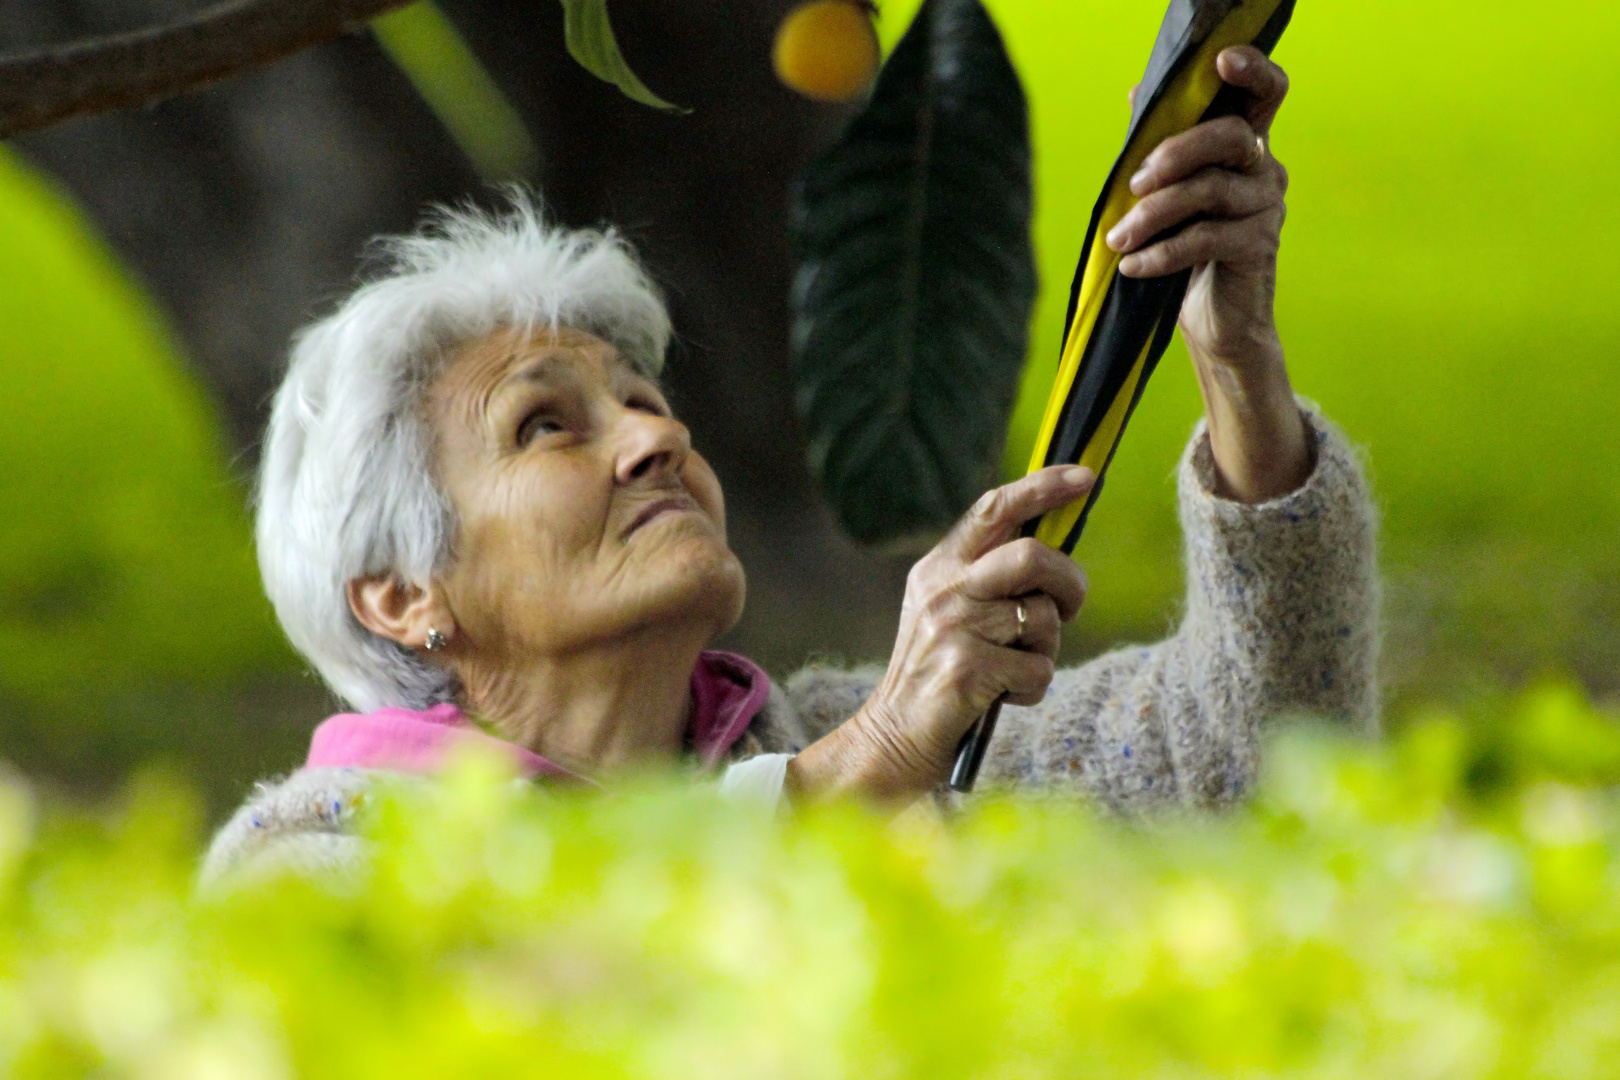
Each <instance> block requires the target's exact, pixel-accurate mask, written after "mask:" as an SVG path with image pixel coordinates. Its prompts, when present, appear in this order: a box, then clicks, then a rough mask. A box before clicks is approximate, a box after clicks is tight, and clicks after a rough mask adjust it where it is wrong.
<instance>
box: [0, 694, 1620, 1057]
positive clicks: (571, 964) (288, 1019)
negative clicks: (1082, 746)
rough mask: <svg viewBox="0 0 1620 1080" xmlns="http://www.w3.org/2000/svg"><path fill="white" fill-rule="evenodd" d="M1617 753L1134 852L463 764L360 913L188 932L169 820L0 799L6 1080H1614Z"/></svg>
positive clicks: (1298, 765)
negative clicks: (750, 808) (572, 787)
mask: <svg viewBox="0 0 1620 1080" xmlns="http://www.w3.org/2000/svg"><path fill="white" fill-rule="evenodd" d="M1617 720H1620V718H1617V717H1616V716H1614V715H1612V714H1607V713H1603V712H1600V711H1597V710H1594V709H1593V708H1592V707H1591V706H1590V705H1588V704H1587V703H1585V702H1584V701H1582V700H1581V699H1580V698H1579V697H1577V696H1575V695H1572V694H1570V693H1569V692H1567V691H1563V690H1558V689H1553V690H1549V691H1545V692H1540V693H1537V694H1534V695H1531V696H1530V697H1528V698H1526V699H1524V700H1523V701H1521V702H1519V703H1516V704H1513V705H1511V706H1509V707H1506V708H1503V709H1501V710H1500V711H1495V712H1486V713H1470V714H1469V715H1467V716H1465V717H1458V718H1447V717H1444V716H1431V717H1428V718H1423V719H1417V720H1414V721H1413V722H1411V723H1409V724H1407V725H1406V731H1407V733H1406V735H1404V736H1403V737H1402V738H1401V739H1400V740H1398V741H1397V742H1395V743H1394V744H1392V745H1390V746H1379V745H1375V744H1372V743H1368V742H1363V741H1356V740H1351V739H1347V738H1344V737H1342V736H1341V735H1336V734H1334V733H1332V732H1330V731H1328V730H1326V729H1312V728H1310V727H1299V726H1296V727H1292V728H1290V729H1287V730H1285V731H1284V732H1283V733H1282V734H1281V735H1280V737H1279V738H1276V739H1274V740H1273V741H1272V742H1271V744H1270V745H1269V746H1268V748H1267V755H1268V756H1267V762H1268V767H1267V769H1266V771H1265V777H1264V780H1263V783H1262V785H1261V787H1260V790H1259V793H1258V795H1257V797H1256V801H1255V802H1254V804H1253V805H1251V806H1250V807H1248V808H1246V809H1241V810H1239V811H1236V812H1233V813H1230V814H1225V815H1221V816H1219V817H1177V816H1173V815H1172V816H1168V817H1165V818H1161V819H1160V820H1158V821H1157V822H1154V823H1152V824H1151V825H1149V826H1147V827H1144V826H1141V825H1133V824H1129V823H1122V822H1118V821H1113V820H1109V819H1106V818H1101V817H1098V816H1097V815H1095V814H1093V813H1091V812H1090V811H1088V810H1087V809H1086V808H1085V807H1083V806H1081V805H1078V804H1074V803H1070V802H1066V801H1063V800H1052V799H1048V800H1042V801H1038V802H1015V801H1010V800H1000V801H998V800H993V799H991V800H980V801H978V802H976V803H975V804H974V806H973V807H972V808H971V809H970V810H969V811H968V812H967V813H966V814H965V815H964V816H962V817H961V818H959V819H957V820H955V821H954V822H951V823H948V824H947V823H940V822H931V821H928V820H925V819H919V818H910V819H901V820H899V821H895V822H892V823H891V822H887V821H884V820H880V819H877V818H874V817H870V816H868V815H866V814H864V813H862V812H860V811H858V810H856V809H854V808H852V807H837V806H834V807H822V808H819V809H817V810H815V811H814V812H811V813H805V814H800V815H798V816H796V817H794V818H789V819H784V820H781V821H772V820H769V819H766V818H764V817H762V816H759V815H757V814H752V813H748V812H745V811H744V810H742V809H740V808H738V807H735V806H728V805H725V804H722V803H720V802H719V801H718V800H716V799H715V798H714V797H713V796H712V795H711V794H710V793H709V792H708V791H707V790H706V789H704V788H702V787H696V786H693V785H692V783H691V781H690V778H688V779H686V780H684V781H681V780H671V781H668V782H665V781H662V780H656V781H649V782H647V783H644V784H642V785H640V786H639V787H632V788H629V789H626V790H623V791H621V792H619V793H617V794H616V795H615V796H614V797H612V798H602V797H599V796H588V795H587V796H580V795H577V794H570V793H566V792H555V791H554V792H551V793H549V794H543V793H541V792H540V791H538V790H536V789H532V788H526V787H515V786H513V785H512V784H511V783H509V782H507V781H504V780H502V779H500V777H499V775H498V770H484V769H480V768H479V767H478V764H477V763H468V765H467V767H465V768H464V769H462V770H461V771H458V772H455V773H452V774H451V775H450V776H449V777H447V778H446V779H445V780H444V781H443V782H441V783H438V784H433V785H426V784H412V785H410V786H406V787H402V788H400V789H399V790H398V791H396V792H393V793H392V794H388V793H379V798H377V799H375V800H373V801H372V803H371V804H370V806H369V808H367V809H366V810H365V811H364V813H366V814H367V815H368V816H369V819H370V835H371V837H372V842H373V848H372V856H371V859H370V862H369V865H368V867H367V868H365V870H364V871H363V872H362V873H360V874H359V875H358V876H355V877H351V878H349V879H346V880H328V881H300V880H297V879H290V878H278V877H268V878H261V879H259V880H256V881H243V882H242V883H241V885H240V886H239V888H238V889H237V890H236V891H233V892H227V893H224V894H216V895H214V896H211V897H208V898H204V899H202V900H198V899H195V898H193V897H192V896H191V895H190V875H191V866H192V859H193V857H194V851H195V843H196V839H197V834H196V808H195V805H194V802H193V800H192V799H191V798H190V797H189V796H188V795H187V794H186V792H185V791H184V790H183V789H182V788H178V787H177V786H176V785H175V784H174V783H173V782H172V781H166V780H164V779H163V778H161V777H146V778H143V779H141V780H139V781H137V783H136V784H134V785H133V786H132V788H131V790H130V791H129V793H128V795H127V796H126V798H125V799H124V800H123V802H122V805H121V807H120V808H118V809H116V810H115V811H114V812H111V813H99V814H86V813H83V812H79V811H72V810H68V809H65V808H63V807H61V806H53V805H44V806H41V805H39V804H38V802H37V801H36V800H35V799H34V798H33V797H32V795H31V794H30V793H29V792H28V790H27V788H26V786H24V785H23V784H21V783H20V782H19V781H18V780H16V779H15V778H14V777H11V778H8V777H4V776H0V1074H4V1075H6V1076H14V1077H20V1078H29V1077H46V1076H50V1077H56V1076H65V1075H85V1074H93V1075H98V1076H161V1077H165V1078H170V1077H190V1076H205V1075H206V1076H231V1077H249V1078H251V1077H270V1078H277V1077H289V1076H300V1077H309V1078H322V1077H333V1078H338V1077H342V1078H345V1080H352V1078H355V1077H389V1078H399V1077H434V1078H438V1077H444V1076H501V1077H512V1078H515V1077H527V1076H536V1077H542V1076H543V1077H546V1078H548V1080H555V1078H559V1077H560V1078H568V1077H592V1078H598V1077H637V1078H641V1077H645V1078H653V1077H671V1076H680V1077H691V1078H695V1080H706V1078H716V1080H718V1078H721V1077H739V1076H748V1077H753V1076H768V1077H779V1078H783V1080H797V1078H805V1080H813V1078H829V1080H830V1078H834V1077H847V1076H883V1077H893V1078H909V1077H915V1078H918V1080H923V1078H926V1080H948V1078H953V1077H964V1078H966V1077H973V1078H985V1077H1009V1078H1011V1077H1017V1078H1018V1080H1039V1078H1046V1077H1050V1078H1054V1080H1057V1078H1063V1080H1069V1078H1073V1077H1077V1076H1081V1077H1091V1076H1107V1077H1113V1078H1117V1080H1131V1078H1135V1077H1141V1078H1149V1077H1153V1078H1159V1077H1166V1076H1175V1077H1190V1078H1198V1077H1230V1076H1246V1077H1284V1076H1288V1077H1351V1076H1356V1077H1378V1078H1379V1080H1408V1078H1410V1080H1418V1078H1423V1080H1439V1078H1452V1077H1455V1078H1458V1080H1462V1078H1467V1080H1492V1078H1500V1080H1509V1078H1511V1080H1522V1078H1549V1080H1550V1078H1552V1077H1560V1078H1563V1077H1585V1076H1592V1077H1597V1076H1605V1075H1609V1074H1611V1073H1612V1070H1613V1060H1614V1054H1615V1052H1616V1050H1617V1049H1620V1012H1617V1011H1616V1010H1615V1008H1614V1004H1613V1003H1614V995H1615V993H1616V991H1617V990H1620V801H1617V799H1616V796H1615V792H1614V789H1613V787H1612V786H1611V785H1612V783H1613V782H1614V781H1615V780H1616V779H1620V769H1617V766H1616V764H1615V760H1614V758H1613V756H1612V753H1611V751H1610V749H1608V744H1609V743H1610V742H1611V739H1610V733H1612V731H1613V729H1614V728H1615V725H1616V723H1617ZM1522 730H1533V731H1534V732H1535V735H1534V737H1533V738H1531V739H1529V740H1521V739H1518V738H1516V737H1512V736H1509V737H1507V738H1500V737H1498V735H1497V733H1505V732H1516V731H1522ZM1589 753H1591V754H1595V755H1596V759H1597V760H1595V761H1587V760H1585V759H1586V756H1587V755H1588V754H1589ZM1487 760H1489V761H1492V762H1494V765H1493V768H1492V770H1491V773H1492V775H1493V776H1494V779H1490V780H1485V779H1483V777H1484V773H1483V772H1482V771H1481V769H1480V768H1479V766H1480V764H1481V763H1482V762H1484V761H1487Z"/></svg>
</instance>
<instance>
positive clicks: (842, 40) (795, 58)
mask: <svg viewBox="0 0 1620 1080" xmlns="http://www.w3.org/2000/svg"><path fill="white" fill-rule="evenodd" d="M871 11H872V9H871V6H870V5H869V4H864V3H860V2H859V0H810V2H809V3H807V4H801V5H800V6H798V7H796V8H794V9H793V10H792V11H790V12H789V13H788V16H787V18H785V19H783V20H782V25H781V26H779V27H777V30H776V46H775V48H773V49H772V50H771V54H772V55H771V59H772V62H773V63H774V65H775V67H776V75H777V78H779V79H781V80H782V81H783V82H784V83H786V84H787V85H788V86H790V87H792V88H793V89H795V90H797V91H798V92H799V93H801V94H803V95H805V96H806V97H812V98H815V99H816V100H817V101H853V100H854V99H856V98H858V97H860V96H861V94H862V93H864V92H865V90H866V88H867V87H868V86H870V85H871V83H872V77H873V76H874V75H876V74H877V69H878V61H879V59H881V58H880V56H879V54H878V39H877V31H876V30H875V29H874V28H873V26H872V15H871Z"/></svg>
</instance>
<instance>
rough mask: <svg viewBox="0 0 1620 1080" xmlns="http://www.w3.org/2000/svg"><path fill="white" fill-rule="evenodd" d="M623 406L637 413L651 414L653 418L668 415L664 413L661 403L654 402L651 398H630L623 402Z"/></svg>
mask: <svg viewBox="0 0 1620 1080" xmlns="http://www.w3.org/2000/svg"><path fill="white" fill-rule="evenodd" d="M625 405H626V406H627V407H629V408H632V409H635V410H636V411H637V412H644V413H652V414H653V415H654V416H668V415H669V414H668V413H667V412H665V411H664V406H663V404H662V403H661V402H658V401H654V400H653V399H652V398H631V399H630V400H629V401H627V402H625Z"/></svg>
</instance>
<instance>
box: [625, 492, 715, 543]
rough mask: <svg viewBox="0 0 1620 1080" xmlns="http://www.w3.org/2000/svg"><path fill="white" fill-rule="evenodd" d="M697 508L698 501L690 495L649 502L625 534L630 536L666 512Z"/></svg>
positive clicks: (688, 510) (681, 511) (673, 496)
mask: <svg viewBox="0 0 1620 1080" xmlns="http://www.w3.org/2000/svg"><path fill="white" fill-rule="evenodd" d="M697 508H698V507H697V503H696V502H694V501H693V499H692V497H691V496H690V495H671V496H668V497H667V498H663V499H659V500H657V501H656V502H651V503H648V504H647V505H646V506H645V507H643V508H642V510H641V513H639V514H637V515H636V516H635V518H634V519H633V520H632V521H631V522H630V527H629V528H627V529H625V530H624V535H625V537H626V538H628V537H629V536H630V534H631V533H633V532H635V531H636V530H637V529H639V528H641V527H642V526H643V525H646V524H647V523H648V522H651V521H653V520H654V519H656V518H661V517H663V516H664V515H665V514H680V513H689V512H692V511H695V510H696V509H697Z"/></svg>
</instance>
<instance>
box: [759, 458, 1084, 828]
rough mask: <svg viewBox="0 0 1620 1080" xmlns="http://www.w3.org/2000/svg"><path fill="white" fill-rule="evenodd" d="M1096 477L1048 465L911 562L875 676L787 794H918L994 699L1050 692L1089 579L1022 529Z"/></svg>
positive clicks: (986, 502) (808, 757) (1029, 701)
mask: <svg viewBox="0 0 1620 1080" xmlns="http://www.w3.org/2000/svg"><path fill="white" fill-rule="evenodd" d="M1092 481H1093V476H1092V474H1091V470H1089V469H1082V468H1080V467H1078V466H1073V465H1070V466H1054V467H1052V468H1049V469H1042V470H1041V471H1039V472H1036V473H1031V474H1030V475H1029V476H1026V477H1024V478H1023V479H1022V480H1018V481H1016V482H1014V483H1011V484H1008V485H1006V486H1005V487H1000V488H997V489H995V490H994V491H991V492H988V493H986V494H985V496H984V497H983V498H981V499H980V500H979V501H978V502H977V503H975V504H974V506H973V508H972V509H971V510H969V511H968V513H967V515H966V516H965V517H963V518H962V520H961V521H959V522H957V524H956V526H955V527H954V528H952V530H951V531H950V533H949V534H948V535H947V536H946V537H945V539H944V540H942V541H940V543H939V546H937V547H936V548H934V550H933V551H931V552H929V553H928V554H927V555H926V556H924V557H923V558H922V559H921V560H920V561H919V562H918V563H917V565H916V566H914V567H912V570H911V574H910V577H909V578H908V579H907V582H906V598H905V602H904V604H903V605H902V606H901V609H900V632H899V635H898V637H897V638H896V641H895V647H894V653H893V655H892V656H891V657H890V660H889V669H888V671H887V673H886V674H885V675H884V677H883V681H882V683H881V684H880V685H879V686H878V688H877V690H876V691H875V692H874V693H873V694H872V696H871V698H870V699H868V700H867V702H866V704H865V705H864V706H863V707H862V708H861V711H860V712H858V713H856V714H855V716H853V717H852V718H850V719H849V720H847V721H845V722H844V723H843V724H842V725H840V726H839V727H838V728H837V729H835V730H834V731H833V732H831V733H830V734H829V735H827V736H826V737H825V738H823V739H821V740H819V741H818V742H816V743H815V744H814V745H812V746H809V747H807V748H805V750H804V751H803V752H801V753H800V754H799V755H798V757H796V758H795V759H794V760H793V762H792V764H791V765H790V766H789V767H788V781H787V783H788V790H789V791H790V792H794V793H797V794H799V795H801V796H802V795H832V794H860V795H864V796H867V797H871V798H877V799H882V800H886V801H905V800H910V799H914V798H916V797H918V796H920V795H922V794H924V793H925V792H927V791H929V790H931V789H933V788H934V787H936V786H938V785H939V784H940V783H942V782H943V781H944V780H945V778H946V776H947V775H948V773H949V771H950V767H951V763H952V760H953V758H954V757H955V754H956V747H957V744H958V743H959V742H960V741H961V739H962V735H963V734H964V733H965V732H966V731H967V729H968V728H969V727H970V726H971V725H972V723H973V721H974V720H976V719H978V717H979V716H980V715H982V714H983V713H984V711H985V710H986V709H987V708H989V707H990V704H991V703H992V702H994V701H995V700H996V699H997V698H998V697H1001V696H1002V695H1003V694H1005V695H1006V698H1007V700H1008V701H1009V702H1011V703H1013V704H1015V705H1033V704H1035V703H1037V702H1039V701H1040V700H1041V698H1042V697H1044V696H1045V694H1046V687H1047V684H1048V683H1050V682H1051V681H1052V671H1053V661H1054V660H1055V658H1056V656H1057V650H1058V643H1059V640H1060V638H1061V635H1062V625H1063V623H1065V622H1068V621H1069V620H1070V619H1072V618H1074V616H1075V615H1076V614H1077V613H1078V612H1079V610H1080V605H1081V603H1082V602H1083V601H1084V600H1085V595H1086V578H1085V573H1084V572H1083V571H1082V570H1081V569H1080V568H1079V567H1078V566H1076V565H1075V563H1074V561H1073V560H1072V559H1070V558H1069V557H1068V556H1066V555H1064V554H1063V553H1062V552H1059V551H1055V550H1053V549H1052V548H1049V547H1047V546H1046V545H1045V544H1043V543H1041V542H1040V541H1038V540H1034V539H1031V538H1027V537H1026V538H1022V539H1019V538H1018V532H1019V528H1020V526H1022V525H1023V523H1024V522H1026V521H1028V520H1029V519H1030V518H1033V517H1035V516H1037V515H1038V514H1043V513H1045V512H1046V511H1048V510H1051V509H1054V508H1056V507H1059V506H1063V505H1065V504H1067V503H1071V502H1074V501H1075V500H1077V499H1081V498H1084V497H1085V495H1086V493H1087V492H1088V491H1090V490H1091V485H1092ZM1020 606H1021V607H1022V610H1023V613H1024V619H1023V622H1022V625H1020V620H1019V617H1018V613H1019V609H1020Z"/></svg>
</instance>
